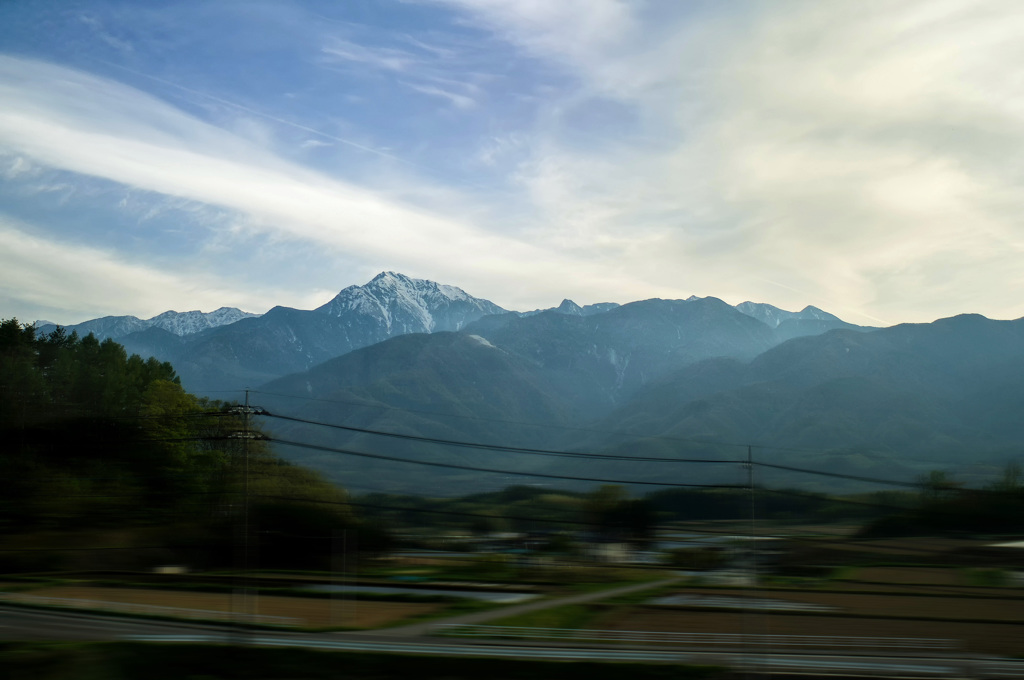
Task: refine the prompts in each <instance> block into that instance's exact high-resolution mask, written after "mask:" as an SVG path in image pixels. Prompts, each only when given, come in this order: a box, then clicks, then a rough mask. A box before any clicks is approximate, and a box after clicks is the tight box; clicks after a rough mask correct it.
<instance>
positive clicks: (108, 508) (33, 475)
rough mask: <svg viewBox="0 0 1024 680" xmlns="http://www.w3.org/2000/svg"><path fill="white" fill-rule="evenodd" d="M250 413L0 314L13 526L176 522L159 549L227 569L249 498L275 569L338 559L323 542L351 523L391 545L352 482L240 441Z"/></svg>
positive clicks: (165, 372)
mask: <svg viewBox="0 0 1024 680" xmlns="http://www.w3.org/2000/svg"><path fill="white" fill-rule="evenodd" d="M242 418H243V416H242V415H240V414H238V413H236V412H233V411H232V409H231V408H229V407H228V406H227V405H224V404H220V403H217V402H212V401H210V400H207V399H203V398H198V397H195V396H194V395H191V394H189V393H187V392H185V391H184V390H183V389H182V388H181V385H180V384H179V381H178V378H177V375H176V374H175V371H174V369H173V368H172V367H171V365H170V364H168V363H161V362H158V361H156V360H155V359H152V358H151V359H148V360H143V359H142V358H141V357H139V356H137V355H132V356H128V354H127V353H126V352H125V350H124V348H123V347H121V346H120V345H118V344H117V343H115V342H113V341H111V340H105V341H103V342H98V341H97V340H96V338H95V337H93V336H92V335H88V336H86V337H85V338H78V337H77V336H76V335H75V334H74V333H72V334H71V335H67V334H65V333H64V331H63V329H61V328H58V329H57V330H55V331H54V332H52V333H50V334H49V335H46V336H43V337H37V336H36V334H35V331H34V329H33V328H32V327H30V326H23V325H21V324H19V323H18V322H17V320H15V319H10V320H4V321H0V436H2V437H3V441H4V450H3V455H2V456H0V479H2V480H3V494H2V498H0V532H4V533H7V534H21V535H25V534H26V533H38V532H41V531H62V532H67V531H69V530H70V531H86V530H89V531H96V530H103V529H107V530H111V529H115V528H116V529H123V530H126V531H131V530H133V528H134V530H135V531H136V533H140V531H141V528H142V527H150V528H154V527H165V528H167V531H166V532H165V533H166V535H165V536H163V537H158V538H159V540H158V541H157V542H158V543H159V544H161V545H163V546H165V547H166V550H165V551H164V552H163V553H153V555H154V558H153V559H157V558H160V559H167V555H168V552H167V551H170V554H172V555H176V556H177V557H178V558H179V559H184V560H187V561H188V562H189V563H190V564H193V565H202V566H212V565H221V566H226V565H229V564H231V562H232V561H233V560H234V561H237V555H236V553H238V549H237V548H236V547H234V546H237V544H239V543H240V542H241V536H240V531H241V530H240V529H239V527H240V526H241V525H242V522H241V518H242V517H243V514H244V513H243V509H244V507H245V505H246V503H245V498H246V494H248V498H249V499H250V501H251V503H250V505H251V512H250V513H249V514H250V518H249V519H250V525H251V527H252V531H250V538H251V539H252V541H251V542H252V544H253V547H254V548H256V547H257V546H260V545H262V548H263V552H264V553H265V555H266V558H267V562H265V563H264V564H266V565H267V566H287V567H307V568H308V567H309V566H311V565H318V566H320V567H325V564H324V561H325V560H327V562H328V564H327V565H326V566H327V567H329V560H330V555H331V551H330V549H329V545H328V549H326V550H325V549H323V546H322V545H321V544H320V543H318V542H317V541H320V542H322V540H323V537H325V536H326V537H328V539H329V537H331V536H332V535H335V534H336V533H337V532H339V531H344V530H348V529H353V531H355V530H359V531H363V532H364V533H365V534H366V544H367V545H368V546H371V547H372V548H373V549H374V550H382V549H385V548H386V547H387V545H388V541H389V540H390V539H389V535H388V533H387V530H386V529H385V528H383V527H382V526H379V525H374V526H373V527H372V528H371V527H366V528H362V527H358V526H357V523H356V522H355V521H354V519H353V517H352V513H351V512H350V510H349V508H348V506H347V497H346V495H345V493H344V491H342V490H341V489H339V488H337V487H334V486H332V485H330V484H328V483H326V482H325V481H324V480H323V479H322V478H321V477H320V476H319V475H318V474H316V473H314V472H311V471H309V470H306V469H304V468H300V467H297V466H293V465H289V464H287V463H285V462H283V461H281V460H280V459H278V458H276V457H274V456H273V455H271V454H270V452H269V450H268V449H267V447H266V446H265V444H264V443H263V442H261V441H258V440H242V439H239V438H236V437H233V435H237V434H238V433H239V432H241V431H242V429H243V426H244V423H243V421H242ZM251 429H253V431H255V429H254V428H251ZM172 526H173V527H176V529H175V530H171V527H172ZM147 532H148V535H149V536H150V538H151V539H152V538H153V537H154V536H155V534H154V533H153V531H152V530H147ZM260 532H262V535H261V533H260ZM309 536H315V537H317V538H316V539H315V541H314V542H310V540H309V538H308V537H309ZM260 538H262V540H258V539H260ZM150 542H153V541H152V540H150ZM197 546H200V548H199V549H198V550H197ZM203 546H208V547H210V548H208V549H204V548H203ZM55 548H56V549H57V550H58V553H54V554H59V548H60V546H55ZM0 557H2V558H3V559H4V560H5V561H4V563H3V564H0V568H4V567H6V568H10V569H16V568H19V567H24V566H25V565H26V564H28V563H27V562H26V560H25V559H24V558H23V557H24V556H19V555H18V554H17V552H16V551H7V552H5V553H3V555H0ZM48 559H50V558H49V557H48ZM61 559H63V558H61ZM33 564H34V563H33ZM252 564H254V565H255V564H258V563H257V562H252ZM325 568H326V567H325Z"/></svg>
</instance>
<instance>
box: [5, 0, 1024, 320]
mask: <svg viewBox="0 0 1024 680" xmlns="http://www.w3.org/2000/svg"><path fill="white" fill-rule="evenodd" d="M1022 34H1024V6H1022V5H1020V3H1017V2H1005V3H1000V2H989V3H974V2H967V1H959V0H958V1H949V0H927V1H922V2H915V1H907V2H901V3H869V4H865V3H859V2H852V1H851V2H849V3H843V2H836V3H820V2H811V1H808V2H789V1H786V0H783V1H782V2H742V1H741V2H732V3H717V2H686V3H683V2H676V1H675V0H661V1H659V0H649V1H646V2H644V1H639V0H638V1H637V2H629V3H626V2H616V1H614V0H562V1H560V2H550V1H549V0H406V1H397V0H378V1H374V2H369V1H359V0H354V1H351V2H252V1H249V2H212V3H211V2H188V1H180V2H146V3H139V2H100V1H88V2H73V1H70V0H68V1H64V2H60V3H53V2H29V1H26V2H16V3H13V2H12V3H0V317H2V318H7V317H10V316H17V317H18V318H20V319H22V320H34V319H40V318H43V319H49V320H53V321H56V322H59V323H74V322H78V321H82V320H85V319H88V318H93V317H97V316H102V315H107V314H134V315H137V316H140V317H149V316H153V315H155V314H158V313H160V312H162V311H165V310H167V309H176V310H178V311H186V310H190V309H202V310H204V311H210V310H212V309H214V308H216V307H220V306H222V305H229V306H237V307H240V308H242V309H245V310H248V311H255V312H263V311H266V310H267V309H268V308H269V307H271V306H273V305H277V304H282V305H289V306H294V307H301V308H307V309H308V308H312V307H314V306H317V305H319V304H322V303H323V302H325V301H327V300H328V299H330V297H331V296H333V295H334V294H335V293H336V292H337V291H338V290H340V289H341V288H343V287H345V286H347V285H350V284H354V283H365V282H366V281H367V280H369V279H370V278H372V276H373V275H374V274H376V273H377V272H379V271H382V270H394V271H400V272H403V273H405V274H408V275H410V276H414V277H419V278H429V279H433V280H436V281H439V282H442V283H449V284H454V285H457V286H460V287H462V288H464V289H465V290H466V291H467V292H469V293H471V294H473V295H477V296H480V297H486V298H488V299H490V300H493V301H494V302H496V303H498V304H500V305H502V306H504V307H506V308H510V309H534V308H538V307H548V306H553V305H557V304H558V303H559V302H560V301H561V299H562V298H563V297H570V298H572V299H574V300H576V301H577V302H578V303H580V304H587V303H593V302H599V301H617V302H628V301H631V300H637V299H644V298H650V297H662V298H685V297H688V296H690V295H693V294H696V295H700V296H704V295H714V296H716V297H721V298H722V299H724V300H726V301H727V302H730V303H733V304H735V303H738V302H742V301H744V300H754V301H758V302H770V303H772V304H775V305H778V306H780V307H783V308H787V309H799V308H802V307H803V306H805V305H808V304H813V305H816V306H818V307H821V308H824V309H827V310H829V311H832V312H833V313H836V314H838V315H839V316H841V317H843V318H845V319H848V320H850V321H854V322H858V323H872V324H891V323H898V322H903V321H931V320H933V319H935V318H939V317H942V316H950V315H953V314H957V313H961V312H978V313H982V314H985V315H986V316H989V317H992V318H1017V317H1020V316H1022V315H1024V295H1022V292H1024V265H1022V257H1021V255H1022V250H1024V225H1022V218H1021V217H1020V216H1021V215H1024V210H1022V208H1024V205H1022V204H1024V193H1022V187H1024V182H1022V179H1024V177H1022V174H1024V167H1022V164H1021V162H1020V160H1019V157H1020V154H1019V153H1017V151H1016V150H1017V149H1020V148H1024V145H1022V141H1024V139H1022V137H1024V79H1022V78H1021V77H1020V73H1022V72H1024V41H1021V40H1019V36H1020V35H1022Z"/></svg>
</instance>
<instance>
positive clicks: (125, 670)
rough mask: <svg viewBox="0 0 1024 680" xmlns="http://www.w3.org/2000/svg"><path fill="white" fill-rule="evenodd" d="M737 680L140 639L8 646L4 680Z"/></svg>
mask: <svg viewBox="0 0 1024 680" xmlns="http://www.w3.org/2000/svg"><path fill="white" fill-rule="evenodd" d="M623 677H629V678H630V680H669V679H671V680H705V679H707V680H730V679H731V678H733V677H734V676H733V675H732V674H731V673H729V672H728V671H726V670H724V669H720V668H716V667H705V666H674V665H658V664H625V663H592V662H559V661H511V660H508V659H500V660H498V659H473V658H444V657H430V656H404V655H398V654H374V653H361V652H321V651H313V650H305V649H268V648H256V647H230V646H224V645H201V644H177V645H156V644H147V643H135V642H93V643H24V642H18V643H4V644H0V678H3V680H70V679H72V678H74V679H75V680H135V679H136V678H146V679H147V680H234V679H236V678H237V679H239V680H241V679H242V678H245V679H250V678H251V679H255V680H286V679H287V680H321V679H322V680H336V679H339V678H344V679H345V680H378V679H383V678H416V679H417V680H433V679H436V680H442V679H445V680H458V679H460V678H466V679H467V680H468V679H472V680H478V679H479V678H492V679H494V680H519V679H523V680H546V679H548V678H550V679H551V680H556V679H557V680H577V679H578V680H621V678H623Z"/></svg>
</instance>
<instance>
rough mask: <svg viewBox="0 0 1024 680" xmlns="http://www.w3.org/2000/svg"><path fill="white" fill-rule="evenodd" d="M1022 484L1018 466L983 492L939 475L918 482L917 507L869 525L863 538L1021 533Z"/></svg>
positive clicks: (934, 473) (1009, 467)
mask: <svg viewBox="0 0 1024 680" xmlns="http://www.w3.org/2000/svg"><path fill="white" fill-rule="evenodd" d="M1022 482H1024V480H1022V477H1021V469H1020V466H1019V465H1018V464H1017V463H1010V464H1009V465H1007V466H1006V468H1005V469H1004V471H1003V475H1002V478H1001V479H1000V480H999V481H997V482H995V483H994V484H991V485H990V486H989V487H988V488H985V489H964V488H962V486H961V485H960V484H959V483H957V482H955V481H954V480H953V479H952V478H950V477H949V475H948V474H947V473H946V472H944V471H942V470H933V471H932V472H930V473H929V474H928V475H925V476H924V477H922V479H921V480H920V483H921V491H920V493H919V494H918V503H917V506H916V507H912V508H908V510H907V511H905V512H901V513H896V514H891V515H888V516H885V517H882V518H880V519H878V520H877V521H875V522H873V523H871V524H869V525H868V526H867V527H865V528H864V530H863V531H862V532H861V535H862V536H864V537H885V536H939V535H947V534H957V533H964V534H967V533H969V534H974V535H977V534H1001V533H1019V532H1021V531H1024V483H1022Z"/></svg>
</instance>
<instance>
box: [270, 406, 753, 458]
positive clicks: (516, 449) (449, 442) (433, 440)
mask: <svg viewBox="0 0 1024 680" xmlns="http://www.w3.org/2000/svg"><path fill="white" fill-rule="evenodd" d="M258 415H261V416H264V417H267V418H278V419H280V420H288V421H292V422H296V423H304V424H306V425H318V426H321V427H329V428H333V429H336V430H345V431H348V432H358V433H360V434H372V435H377V436H381V437H391V438H393V439H404V440H408V441H416V442H423V443H429V444H441V445H444V446H455V447H462V448H472V449H486V450H489V451H505V452H507V453H525V454H530V455H535V456H559V457H565V458H590V459H603V460H628V461H640V462H658V463H713V464H728V465H735V464H738V463H740V462H741V461H738V460H721V459H718V458H662V457H656V456H622V455H615V454H599V453H585V452H578V451H557V450H552V449H536V448H529V447H523V446H507V445H504V444H483V443H478V442H467V441H460V440H453V439H441V438H439V437H424V436H421V435H413V434H399V433H397V432H385V431H383V430H371V429H368V428H363V427H355V426H352V425H336V424H333V423H321V422H318V421H315V420H306V419H305V418H297V417H294V416H285V415H280V414H277V413H270V412H267V411H263V412H261V413H259V414H258Z"/></svg>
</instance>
